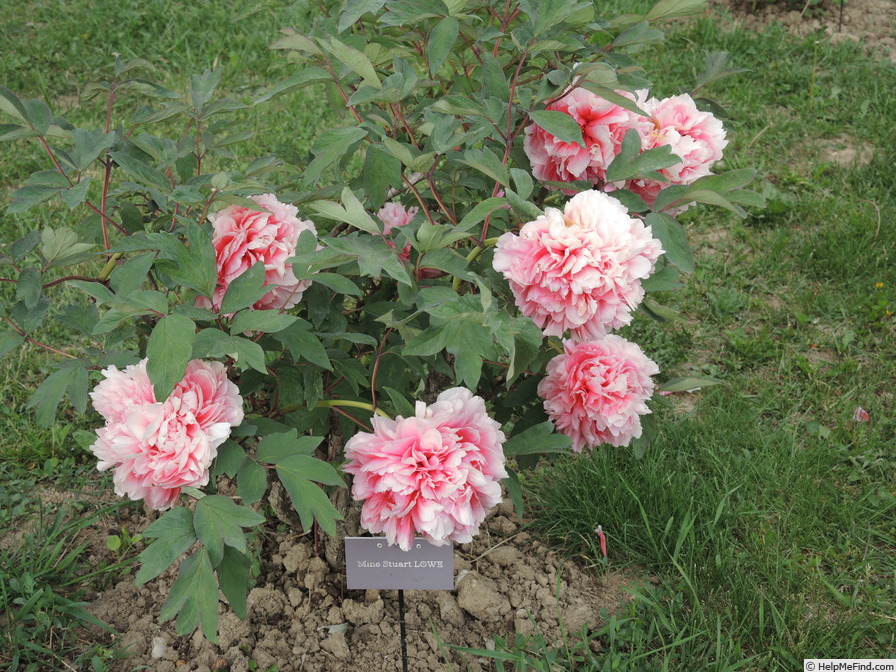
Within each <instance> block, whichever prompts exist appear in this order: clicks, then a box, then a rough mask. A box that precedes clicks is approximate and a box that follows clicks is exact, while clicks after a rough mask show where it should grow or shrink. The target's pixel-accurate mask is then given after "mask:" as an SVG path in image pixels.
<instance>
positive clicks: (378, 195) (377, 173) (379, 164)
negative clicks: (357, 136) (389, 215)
mask: <svg viewBox="0 0 896 672" xmlns="http://www.w3.org/2000/svg"><path fill="white" fill-rule="evenodd" d="M360 180H361V186H363V187H364V192H365V193H366V194H367V200H368V201H369V202H370V207H371V209H372V210H378V209H379V208H380V207H382V205H383V203H385V202H386V196H387V194H388V193H389V189H390V188H392V187H399V186H400V185H401V162H400V161H398V160H397V159H396V158H395V157H394V156H392V155H391V154H390V153H388V152H387V151H386V150H385V149H383V146H382V145H373V146H371V147H368V148H367V155H366V156H365V157H364V167H363V169H362V170H361V177H360Z"/></svg>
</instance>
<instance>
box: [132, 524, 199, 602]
mask: <svg viewBox="0 0 896 672" xmlns="http://www.w3.org/2000/svg"><path fill="white" fill-rule="evenodd" d="M143 536H144V537H148V538H150V539H153V538H155V539H156V541H154V542H153V543H151V544H150V545H149V546H147V547H146V548H145V549H143V551H142V552H141V553H140V555H138V556H137V560H139V561H140V562H141V563H142V566H141V567H140V571H138V572H137V578H136V579H135V583H136V585H138V586H142V585H143V584H144V583H146V582H147V581H151V580H152V579H154V578H156V577H157V576H159V575H160V574H161V573H162V572H164V571H165V570H166V569H168V568H169V567H170V566H171V564H172V563H173V562H174V561H175V560H177V559H178V558H179V557H180V556H181V555H182V554H184V553H186V552H187V551H188V550H189V549H190V547H191V546H192V545H193V544H194V543H196V541H197V537H196V532H195V530H194V529H193V512H192V511H190V510H189V509H187V508H184V507H180V508H176V509H171V510H170V511H166V512H165V513H164V514H162V517H161V518H159V519H158V520H156V521H155V522H153V524H152V525H150V526H149V527H147V528H146V530H145V531H144V532H143Z"/></svg>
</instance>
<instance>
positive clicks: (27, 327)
mask: <svg viewBox="0 0 896 672" xmlns="http://www.w3.org/2000/svg"><path fill="white" fill-rule="evenodd" d="M49 310H50V301H49V299H47V297H46V296H41V297H40V298H39V299H38V300H37V303H35V304H34V305H33V306H32V307H31V308H27V307H26V306H25V302H24V301H17V302H16V304H15V305H14V306H13V307H12V317H13V320H14V321H15V322H16V323H17V324H18V325H19V327H21V328H22V330H23V331H24V332H25V333H26V334H30V333H31V332H32V331H34V330H35V329H37V328H38V327H39V326H40V325H41V324H42V323H43V321H44V319H45V318H46V317H47V313H48V312H49Z"/></svg>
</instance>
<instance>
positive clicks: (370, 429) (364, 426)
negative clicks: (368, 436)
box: [330, 406, 373, 432]
mask: <svg viewBox="0 0 896 672" xmlns="http://www.w3.org/2000/svg"><path fill="white" fill-rule="evenodd" d="M330 408H332V409H333V410H334V411H336V412H337V413H339V414H340V415H344V416H345V417H346V418H348V419H349V420H351V421H352V422H354V423H355V424H356V425H358V427H361V428H363V429H366V430H367V431H368V432H373V427H371V426H370V425H368V424H365V423H363V422H361V421H360V420H358V418H356V417H354V416H353V415H352V414H351V413H346V412H345V411H343V410H342V409H341V408H339V407H338V406H331V407H330Z"/></svg>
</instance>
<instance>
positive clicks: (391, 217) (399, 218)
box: [376, 203, 419, 236]
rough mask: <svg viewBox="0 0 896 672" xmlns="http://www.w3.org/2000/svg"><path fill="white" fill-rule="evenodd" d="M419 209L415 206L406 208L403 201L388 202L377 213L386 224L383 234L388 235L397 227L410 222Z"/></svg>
mask: <svg viewBox="0 0 896 672" xmlns="http://www.w3.org/2000/svg"><path fill="white" fill-rule="evenodd" d="M418 210H419V208H414V207H411V208H405V207H404V206H403V205H402V204H401V203H386V205H384V206H383V207H382V208H380V210H379V212H377V213H376V216H377V217H379V218H380V221H381V222H382V223H383V225H384V227H383V234H384V235H387V236H388V235H389V234H390V233H392V229H394V228H395V227H397V226H405V225H407V224H410V222H411V220H412V219H414V215H416V214H417V211H418Z"/></svg>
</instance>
